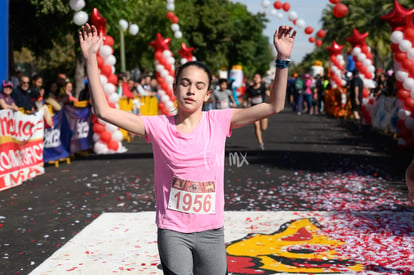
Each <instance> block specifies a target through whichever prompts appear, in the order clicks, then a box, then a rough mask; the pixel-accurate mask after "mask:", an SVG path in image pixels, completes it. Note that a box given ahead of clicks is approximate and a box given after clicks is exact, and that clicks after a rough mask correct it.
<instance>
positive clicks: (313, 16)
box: [232, 0, 331, 63]
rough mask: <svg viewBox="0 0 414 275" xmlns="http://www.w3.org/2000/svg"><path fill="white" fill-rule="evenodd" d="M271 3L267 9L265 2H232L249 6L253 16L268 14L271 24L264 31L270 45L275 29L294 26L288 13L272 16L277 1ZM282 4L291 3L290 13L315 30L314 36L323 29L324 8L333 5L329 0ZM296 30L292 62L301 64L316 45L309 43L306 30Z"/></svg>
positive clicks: (300, 0)
mask: <svg viewBox="0 0 414 275" xmlns="http://www.w3.org/2000/svg"><path fill="white" fill-rule="evenodd" d="M267 1H270V6H269V7H267V8H263V7H262V2H263V0H232V2H239V3H241V4H244V5H246V6H247V10H248V11H250V12H251V13H253V14H256V13H258V12H264V13H266V17H267V18H268V19H269V22H268V23H267V25H266V29H265V30H264V35H266V36H267V37H269V39H270V43H272V44H273V42H272V41H271V40H272V38H273V33H274V31H275V29H276V28H277V27H278V26H279V25H291V26H293V23H292V22H291V21H289V20H288V13H287V12H285V11H284V10H282V9H281V10H278V12H279V13H281V14H283V18H282V19H279V18H277V17H276V16H275V15H272V14H271V11H272V10H275V8H274V7H273V3H274V2H275V1H273V0H267ZM280 2H282V3H285V2H287V3H289V4H290V10H289V11H295V12H296V14H297V15H298V18H300V19H302V20H304V21H305V26H311V27H313V29H314V32H313V34H312V35H315V34H316V32H317V31H318V30H320V29H321V26H322V24H321V22H320V20H321V17H322V11H323V9H324V8H326V7H327V6H328V5H331V4H330V3H329V0H290V1H280ZM293 27H294V28H295V30H296V31H297V35H296V40H295V45H294V47H293V52H292V56H291V59H292V61H294V62H296V63H299V62H301V61H302V59H303V57H304V56H305V55H306V54H307V53H310V52H312V51H313V50H314V48H315V44H314V43H310V42H309V41H308V38H309V35H307V34H305V33H304V28H303V29H300V28H298V27H296V26H293Z"/></svg>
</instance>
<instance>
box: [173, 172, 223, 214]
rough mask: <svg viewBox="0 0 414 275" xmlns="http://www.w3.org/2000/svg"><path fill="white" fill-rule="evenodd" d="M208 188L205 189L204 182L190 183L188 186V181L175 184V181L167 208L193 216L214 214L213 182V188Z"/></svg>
mask: <svg viewBox="0 0 414 275" xmlns="http://www.w3.org/2000/svg"><path fill="white" fill-rule="evenodd" d="M179 181H180V180H179ZM181 181H182V180H181ZM199 184H201V185H199ZM209 184H211V182H210V183H209ZM208 187H209V188H205V183H204V182H191V183H190V184H189V181H183V182H179V183H178V184H177V181H175V182H174V183H173V185H172V187H171V192H170V198H169V202H168V208H169V209H173V210H177V211H180V212H185V213H194V214H212V213H215V202H216V192H215V182H214V187H213V188H211V185H210V186H208Z"/></svg>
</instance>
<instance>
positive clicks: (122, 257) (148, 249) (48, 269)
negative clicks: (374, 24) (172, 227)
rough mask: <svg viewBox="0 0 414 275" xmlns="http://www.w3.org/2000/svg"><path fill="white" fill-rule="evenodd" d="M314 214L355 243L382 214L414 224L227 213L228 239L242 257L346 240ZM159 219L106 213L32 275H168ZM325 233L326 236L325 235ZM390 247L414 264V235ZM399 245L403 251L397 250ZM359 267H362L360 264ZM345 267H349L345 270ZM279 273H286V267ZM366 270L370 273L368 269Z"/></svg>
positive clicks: (409, 217)
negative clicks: (290, 243)
mask: <svg viewBox="0 0 414 275" xmlns="http://www.w3.org/2000/svg"><path fill="white" fill-rule="evenodd" d="M358 214H360V213H358ZM361 215H362V216H361ZM310 218H313V219H312V221H316V222H317V223H320V224H321V225H322V226H323V228H326V230H327V231H326V232H327V233H328V234H329V233H332V234H335V232H336V231H337V230H336V228H338V234H340V231H341V230H343V229H346V228H347V227H350V229H349V236H348V237H349V238H350V239H349V240H350V242H351V241H352V240H354V239H355V238H356V237H355V236H359V237H360V238H361V239H360V241H361V242H362V241H364V240H368V239H366V238H364V237H361V236H362V235H361V234H371V233H370V229H369V227H370V226H375V223H376V222H377V220H378V219H382V220H383V219H385V220H387V219H394V220H395V221H394V220H391V223H392V222H393V221H394V222H395V225H400V224H401V223H405V224H401V226H402V229H401V230H400V232H401V233H404V232H403V231H404V230H406V229H407V228H414V213H401V214H398V213H396V214H395V213H386V212H379V213H378V214H373V216H372V219H371V218H370V214H366V215H365V216H364V214H363V213H362V214H360V216H358V217H355V216H353V215H348V214H338V213H336V214H332V213H331V212H284V211H280V212H226V214H225V240H226V243H228V244H230V243H232V244H234V245H233V247H232V248H234V249H232V251H233V252H234V251H235V254H233V255H236V254H239V256H242V257H250V256H252V253H253V252H255V251H258V249H263V248H262V247H263V245H264V246H268V247H267V248H269V249H270V250H272V249H273V250H274V249H275V248H276V250H277V249H281V248H283V245H281V244H280V240H283V241H285V240H286V241H287V240H292V236H296V237H294V238H296V239H294V238H293V240H294V241H295V242H296V244H297V245H299V244H302V245H303V244H308V245H309V246H315V245H316V244H315V241H316V242H321V244H320V246H323V245H329V246H331V248H332V247H334V248H335V247H336V246H338V245H339V244H341V243H342V244H343V242H342V241H340V240H338V239H336V240H335V238H332V235H331V236H330V237H327V236H326V234H324V232H323V231H321V227H320V226H319V225H317V223H316V226H315V223H311V222H310V220H309V219H310ZM303 219H305V220H306V221H305V222H304V223H302V225H299V224H298V223H296V224H295V223H294V224H291V226H289V227H288V228H289V230H290V231H289V230H286V229H285V230H284V231H283V230H282V231H283V232H282V233H280V232H281V231H280V230H281V225H283V224H285V223H287V222H290V221H298V220H303ZM364 219H365V220H366V221H365V223H366V226H368V230H365V231H364V232H365V233H363V232H362V231H356V229H355V224H354V223H355V222H356V221H358V222H362V223H364ZM154 221H155V213H154V212H140V213H105V214H102V215H101V216H99V217H98V218H97V219H95V220H94V221H93V222H92V223H91V224H90V225H88V226H87V227H86V228H85V229H83V230H82V231H81V232H80V233H79V234H77V235H76V236H75V237H74V238H73V239H71V240H70V241H69V242H67V243H66V244H65V245H64V246H62V247H61V248H60V249H59V250H57V251H56V252H55V253H54V254H53V255H52V256H51V257H49V258H48V259H47V260H46V261H44V262H43V263H42V264H40V265H39V266H38V267H37V268H36V269H35V270H33V271H32V272H31V273H30V274H31V275H46V274H53V275H55V274H86V275H89V274H99V275H104V274H162V271H161V270H160V269H159V268H158V265H159V258H158V251H157V243H156V226H155V224H154ZM387 224H390V220H387ZM301 226H303V228H305V229H306V230H307V231H309V232H311V233H312V236H314V238H313V240H310V238H308V239H306V236H305V237H301V236H299V235H298V234H299V233H298V232H299V231H298V229H299V227H301ZM358 226H359V225H358ZM361 226H362V227H361V228H364V227H363V225H361ZM379 229H380V228H379ZM384 230H385V231H384V232H383V234H382V233H378V232H376V233H375V234H379V235H378V238H382V239H383V241H384V243H385V244H386V243H387V241H388V240H387V238H395V236H393V235H392V234H391V235H390V234H389V232H388V233H387V232H386V228H384ZM367 232H368V233H367ZM249 234H251V235H249ZM271 234H273V235H271ZM372 234H374V233H372ZM305 235H306V234H305ZM246 236H249V237H250V238H246ZM253 236H256V237H257V236H261V237H262V238H261V241H260V242H263V240H264V244H263V243H260V246H261V247H260V248H259V242H258V241H257V240H256V241H255V243H253V244H252V243H251V241H252V240H253V239H254V238H252V237H253ZM298 236H299V239H300V238H302V239H303V240H299V239H298ZM320 236H322V237H323V238H322V239H321V238H320ZM338 236H339V235H338ZM289 238H290V239H289ZM249 240H250V243H249ZM275 240H276V241H279V243H275ZM321 240H322V241H321ZM345 241H346V240H345ZM394 241H395V240H394V239H392V240H390V243H392V242H394ZM271 242H273V243H271ZM245 245H247V247H248V248H249V249H250V250H249V251H246V253H244V252H243V251H242V252H240V247H243V246H245ZM350 245H353V244H350ZM375 245H379V244H375ZM402 247H405V248H404V251H402V250H401V249H402ZM361 248H364V247H361ZM364 249H366V248H364ZM387 249H388V250H389V251H385V252H384V253H383V254H381V255H380V254H379V255H378V257H379V260H381V259H383V258H384V257H387V255H389V257H392V256H393V255H394V256H395V255H396V254H398V253H399V252H401V254H403V255H405V257H404V258H407V255H408V258H410V257H412V258H411V260H412V263H414V235H410V234H408V235H407V234H405V235H404V238H399V243H398V244H396V247H389V248H387ZM285 250H286V249H285ZM395 250H398V251H397V252H396V251H395ZM228 252H229V250H228ZM233 252H232V253H233ZM325 252H326V251H325ZM325 252H322V253H325ZM255 253H256V252H255ZM407 253H408V254H407ZM253 254H254V253H253ZM259 254H260V253H256V254H255V255H256V256H257V257H258V259H261V260H262V262H264V261H265V260H264V259H263V258H264V257H265V256H263V255H259ZM276 254H277V253H276ZM279 254H283V255H282V256H287V257H289V256H292V255H293V254H291V253H287V252H286V251H284V252H280V253H279ZM328 254H329V253H328ZM331 256H332V257H337V256H335V255H328V257H331ZM397 256H398V255H397ZM361 259H362V261H361ZM324 260H326V258H324ZM353 260H359V263H361V264H360V265H359V268H361V266H364V265H368V264H373V263H372V262H365V263H364V262H363V260H364V259H363V258H360V259H353ZM371 261H372V259H371ZM405 262H406V263H407V264H410V262H407V261H406V260H405ZM393 265H394V266H392V267H389V268H393V269H402V270H405V271H407V270H410V271H414V267H413V266H411V267H410V266H408V265H407V266H404V265H405V264H404V262H401V263H399V262H393ZM397 265H398V266H397ZM269 266H270V268H275V269H277V268H279V267H278V266H276V265H273V267H271V266H272V264H270V265H269ZM269 266H268V267H269ZM355 268H358V266H356V267H355ZM275 269H273V270H275ZM282 269H283V267H282ZM298 270H299V269H298ZM298 270H296V271H298ZM320 270H321V269H309V268H308V269H307V272H305V273H307V274H310V273H314V274H321V273H324V272H318V271H320ZM229 271H231V270H229ZM343 271H344V272H346V271H345V270H343ZM349 271H350V270H348V272H349ZM267 272H268V273H266V274H269V271H267ZM278 273H279V274H281V273H280V271H279V272H278ZM237 274H240V273H237ZM252 274H253V273H252ZM282 274H283V273H282ZM365 274H368V273H367V272H366V273H365ZM370 274H373V272H370Z"/></svg>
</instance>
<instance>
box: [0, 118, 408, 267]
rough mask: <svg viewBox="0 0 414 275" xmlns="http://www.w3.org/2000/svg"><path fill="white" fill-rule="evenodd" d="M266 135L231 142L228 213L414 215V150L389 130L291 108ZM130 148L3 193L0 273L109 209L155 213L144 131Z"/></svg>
mask: <svg viewBox="0 0 414 275" xmlns="http://www.w3.org/2000/svg"><path fill="white" fill-rule="evenodd" d="M264 140H265V151H260V150H258V145H257V143H256V140H255V137H254V132H253V126H250V127H245V128H242V129H236V130H234V131H233V135H232V137H231V138H229V139H228V142H227V147H226V150H227V152H226V166H225V180H226V190H225V191H226V202H227V204H226V210H228V211H238V210H249V211H263V210H271V211H280V210H284V211H335V210H344V209H347V210H349V211H361V210H370V211H377V210H387V211H388V210H390V211H395V212H399V213H402V212H414V209H413V207H412V206H409V205H408V202H407V199H406V197H407V189H406V186H405V183H404V182H403V176H404V171H405V168H406V167H407V165H408V163H409V162H410V161H411V159H412V157H413V155H414V154H413V151H412V150H402V149H399V148H397V147H396V141H395V140H393V139H392V138H391V137H390V136H387V135H384V134H382V133H379V132H377V131H374V130H372V129H369V128H368V129H364V130H363V131H360V132H357V131H354V130H353V128H352V125H351V124H350V123H349V122H348V121H345V120H338V119H334V118H329V117H326V116H323V115H320V116H309V115H302V116H297V115H296V114H294V113H291V112H290V111H285V112H282V113H280V114H279V115H276V116H274V117H272V118H270V120H269V129H268V131H267V132H265V134H264ZM125 146H126V147H127V149H128V152H127V153H124V154H120V155H110V156H101V155H94V154H90V155H89V156H87V157H82V156H76V158H75V159H74V160H73V161H72V163H71V164H69V165H68V164H65V163H62V164H61V165H60V166H59V167H58V168H55V167H54V166H50V165H46V169H45V170H46V171H45V174H44V175H42V176H39V177H37V178H35V179H34V180H32V181H28V182H25V183H23V184H22V185H21V186H18V187H15V188H13V189H10V190H6V191H3V192H0V274H7V275H8V274H28V273H29V272H30V271H31V270H33V269H34V268H35V267H36V266H38V265H39V264H41V263H42V262H43V261H44V260H45V259H46V258H48V257H49V256H50V255H51V254H52V253H53V252H54V251H56V250H57V249H59V247H61V246H62V245H63V244H65V243H66V242H67V241H68V240H70V239H71V238H72V237H73V236H75V235H76V234H77V233H78V232H80V231H81V230H82V229H83V228H84V227H85V226H87V225H88V224H89V223H91V222H92V221H93V220H94V219H95V218H96V217H98V216H99V215H100V214H102V213H104V212H139V211H153V210H154V208H155V200H154V191H153V186H152V182H153V160H152V153H151V146H150V145H149V144H147V143H145V141H144V139H143V138H138V137H135V138H134V139H133V140H132V141H131V142H130V143H125ZM350 194H351V195H350ZM349 195H350V197H349Z"/></svg>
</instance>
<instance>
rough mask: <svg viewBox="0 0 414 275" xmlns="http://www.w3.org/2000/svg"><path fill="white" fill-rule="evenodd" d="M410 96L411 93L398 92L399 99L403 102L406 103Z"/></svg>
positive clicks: (402, 90)
mask: <svg viewBox="0 0 414 275" xmlns="http://www.w3.org/2000/svg"><path fill="white" fill-rule="evenodd" d="M409 96H410V92H409V91H407V90H404V89H401V90H398V92H397V97H398V98H399V99H401V100H402V101H405V100H406V99H407V98H408V97H409Z"/></svg>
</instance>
